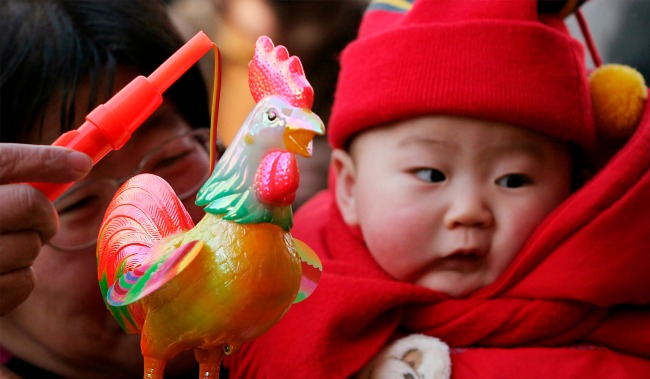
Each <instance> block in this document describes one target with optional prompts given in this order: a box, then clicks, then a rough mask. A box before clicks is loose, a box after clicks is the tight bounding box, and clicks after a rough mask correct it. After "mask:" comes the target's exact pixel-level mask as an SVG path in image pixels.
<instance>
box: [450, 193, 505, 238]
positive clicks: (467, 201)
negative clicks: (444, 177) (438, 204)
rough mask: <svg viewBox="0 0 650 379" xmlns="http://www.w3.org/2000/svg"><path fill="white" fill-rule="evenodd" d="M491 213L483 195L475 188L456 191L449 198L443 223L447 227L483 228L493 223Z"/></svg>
mask: <svg viewBox="0 0 650 379" xmlns="http://www.w3.org/2000/svg"><path fill="white" fill-rule="evenodd" d="M493 221H494V219H493V215H492V211H491V210H490V207H489V206H488V204H487V202H486V201H485V199H484V197H483V196H482V195H481V193H480V192H479V191H477V190H471V189H466V190H462V191H456V192H455V193H454V194H453V196H452V199H451V200H449V204H448V208H447V210H446V212H445V219H444V224H445V226H446V227H447V228H450V229H451V228H456V227H475V228H485V227H488V226H491V225H492V223H493Z"/></svg>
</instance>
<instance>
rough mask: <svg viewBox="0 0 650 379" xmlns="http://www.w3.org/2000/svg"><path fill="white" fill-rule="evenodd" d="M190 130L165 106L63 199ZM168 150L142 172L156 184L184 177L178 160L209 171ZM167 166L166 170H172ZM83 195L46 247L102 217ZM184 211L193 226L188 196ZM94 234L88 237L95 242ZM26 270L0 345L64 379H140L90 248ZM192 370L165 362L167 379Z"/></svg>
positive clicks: (62, 211) (51, 119)
mask: <svg viewBox="0 0 650 379" xmlns="http://www.w3.org/2000/svg"><path fill="white" fill-rule="evenodd" d="M133 77H134V76H133V75H132V74H131V72H130V71H125V70H122V71H119V70H118V73H117V76H116V88H121V87H123V86H124V85H126V84H127V83H128V82H129V81H130V80H131V79H132V78H133ZM81 87H82V88H80V91H79V95H78V97H77V101H78V104H82V105H81V106H79V107H78V108H77V109H85V108H84V107H83V104H85V103H84V102H85V101H86V99H87V98H86V97H85V96H84V94H87V92H88V89H87V88H84V86H81ZM49 109H51V111H48V113H47V115H46V122H45V125H44V130H45V131H46V132H47V131H57V132H54V133H51V134H52V135H51V136H48V139H51V140H54V138H56V137H57V135H56V133H58V130H59V127H58V125H59V117H58V114H57V111H56V109H58V107H57V106H53V107H51V108H49ZM83 116H84V115H80V117H78V120H77V125H81V122H82V121H83ZM189 130H191V127H190V125H188V124H187V122H186V121H185V120H184V119H183V117H182V116H181V115H180V114H179V113H178V112H177V111H176V109H175V108H174V106H173V105H172V104H171V103H169V102H167V101H165V102H164V103H163V105H161V107H159V109H158V110H157V111H156V112H155V113H154V115H153V116H152V117H150V118H149V119H148V120H147V121H146V122H145V123H144V124H143V125H142V126H141V127H140V128H139V129H138V131H137V132H136V133H134V134H133V136H132V138H131V139H130V141H129V142H128V143H127V144H126V145H125V146H124V147H123V148H122V149H120V150H118V151H115V152H111V153H110V154H108V155H107V156H106V157H105V158H104V159H103V160H102V161H101V162H99V163H98V164H97V165H96V166H95V167H94V168H93V170H92V171H91V173H90V174H89V175H88V176H87V177H86V178H84V179H83V180H82V181H81V182H79V183H77V184H75V186H74V187H73V188H71V189H70V190H69V191H71V190H73V189H74V188H76V187H79V186H84V185H85V184H87V183H91V182H93V181H96V180H101V179H115V178H121V177H124V176H128V175H129V174H131V173H132V172H133V171H134V170H136V168H137V167H138V165H139V163H140V162H141V161H142V159H143V158H144V157H145V156H146V155H147V153H148V152H150V151H152V150H154V149H156V148H159V147H160V146H161V145H162V144H163V142H164V141H166V140H168V139H170V138H174V137H175V136H178V135H180V134H183V133H184V132H188V131H189ZM173 145H174V146H175V147H174V148H172V149H167V150H164V151H163V152H162V153H161V154H159V155H157V157H156V158H155V159H154V161H151V160H150V161H149V162H148V163H147V167H145V168H144V169H145V171H153V172H154V173H158V172H157V170H159V168H160V167H163V169H160V170H161V171H160V172H162V173H161V174H160V176H162V177H163V178H165V179H166V180H168V181H172V180H175V179H176V176H178V175H183V173H182V172H181V171H185V170H178V169H174V167H176V166H173V165H178V164H179V163H176V162H177V161H178V160H180V159H184V160H187V161H191V162H186V163H184V164H188V163H189V164H190V165H191V166H192V167H193V168H194V169H196V168H197V167H198V168H200V169H201V170H205V171H206V172H207V171H208V170H209V157H208V154H207V152H206V151H205V150H202V149H199V150H192V153H191V154H188V150H184V148H183V149H181V148H180V147H178V144H173ZM179 157H180V158H179ZM169 162H172V163H171V166H170V163H169ZM169 167H171V168H169ZM179 172H181V173H180V174H179ZM85 188H88V191H89V192H88V193H87V194H86V193H85V192H84V191H79V192H81V193H84V195H83V196H79V197H78V198H75V197H72V196H71V198H72V199H74V200H73V201H69V202H67V203H65V204H64V205H61V206H59V205H57V210H58V211H59V219H60V229H59V232H58V233H57V236H55V237H54V239H53V241H54V240H58V241H64V242H65V241H69V240H70V237H69V236H74V235H75V233H77V234H80V232H79V230H81V228H82V227H87V228H88V229H94V227H88V226H87V225H90V224H91V223H90V221H88V222H85V221H84V220H86V219H87V220H91V219H95V218H96V217H97V215H100V217H102V216H103V213H104V211H105V204H104V203H103V202H98V201H96V200H95V199H94V198H93V196H92V193H93V191H94V190H95V189H94V186H93V185H87V186H86V187H85ZM64 196H65V194H64ZM110 196H111V197H112V195H110ZM184 203H185V206H186V208H187V209H188V211H189V212H190V214H191V215H192V217H193V218H194V220H195V222H197V221H198V220H199V219H200V217H202V215H203V211H202V210H201V209H200V208H198V207H196V205H194V196H189V197H188V199H187V200H186V201H184ZM100 208H101V209H100ZM98 232H99V230H96V231H94V233H95V235H96V234H98ZM33 269H34V271H35V274H36V280H37V281H36V288H35V289H34V291H33V293H32V294H31V296H30V297H29V298H28V299H27V300H26V301H25V302H24V303H23V304H21V305H20V306H19V307H18V308H16V309H15V310H14V311H13V312H12V313H10V314H9V315H8V316H6V317H5V318H4V319H1V320H0V335H1V336H2V337H1V338H0V344H1V345H3V346H4V347H5V348H7V349H9V350H10V351H11V352H12V353H14V354H15V355H17V356H19V357H21V358H23V359H26V360H28V361H30V362H32V363H34V364H36V365H38V366H40V367H43V368H45V369H48V370H51V371H54V372H58V373H61V374H63V375H66V376H69V377H75V378H77V377H78V378H138V377H141V376H142V370H143V368H142V357H141V354H140V336H139V335H128V334H126V333H125V332H124V331H123V330H122V329H121V328H120V327H119V325H118V323H117V322H116V321H115V319H114V318H113V316H112V315H111V314H110V313H109V312H108V310H107V309H106V306H105V305H104V301H103V300H102V296H101V292H100V290H99V285H98V281H97V266H96V258H95V246H90V247H85V248H82V249H77V250H74V251H61V250H59V249H56V248H54V247H52V246H51V245H45V246H44V247H43V248H42V249H41V251H40V254H39V256H38V258H37V259H36V261H35V262H34V265H33ZM189 357H190V358H191V354H190V356H189ZM186 358H187V357H186ZM193 364H194V360H193V359H179V360H176V361H175V363H174V362H171V363H170V365H169V368H168V370H166V371H167V372H168V373H169V374H172V373H173V372H174V371H177V370H180V369H187V368H189V367H192V365H193ZM175 366H176V367H175Z"/></svg>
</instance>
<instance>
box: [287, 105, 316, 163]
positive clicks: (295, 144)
mask: <svg viewBox="0 0 650 379" xmlns="http://www.w3.org/2000/svg"><path fill="white" fill-rule="evenodd" d="M294 113H298V114H293V115H291V117H290V118H288V119H287V126H286V128H285V130H284V146H285V147H286V148H287V150H288V151H290V152H292V153H294V154H298V155H301V156H303V157H306V158H309V157H311V154H312V141H313V139H314V136H316V135H323V134H325V125H324V124H323V121H322V120H321V119H320V117H318V116H317V115H316V114H315V113H313V112H311V111H309V110H305V109H301V110H300V111H299V112H294Z"/></svg>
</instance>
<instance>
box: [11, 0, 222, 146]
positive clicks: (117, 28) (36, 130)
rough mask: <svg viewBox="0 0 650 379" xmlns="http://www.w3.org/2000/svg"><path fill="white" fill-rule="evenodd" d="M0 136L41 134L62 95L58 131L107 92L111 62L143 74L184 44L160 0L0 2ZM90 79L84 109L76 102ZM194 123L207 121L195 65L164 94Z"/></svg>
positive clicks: (69, 126) (23, 137)
mask: <svg viewBox="0 0 650 379" xmlns="http://www.w3.org/2000/svg"><path fill="white" fill-rule="evenodd" d="M0 25H2V32H1V33H0V68H1V71H0V107H1V108H0V142H26V141H27V139H28V137H29V136H34V135H37V136H38V137H39V142H43V141H42V140H41V136H42V125H43V116H44V111H45V109H46V107H47V105H48V103H49V102H50V100H51V99H52V98H53V96H54V95H57V96H60V98H61V122H60V126H61V132H64V131H67V130H70V129H75V128H76V127H78V126H79V125H73V122H74V120H75V116H78V115H79V114H82V115H85V114H87V113H88V112H90V111H91V110H92V109H93V108H95V107H96V106H97V105H98V104H100V103H103V102H105V101H106V100H108V99H109V98H110V96H111V93H112V89H113V80H114V76H115V71H116V68H118V67H120V68H129V69H132V70H134V71H135V73H137V74H139V75H144V76H148V75H149V74H151V72H153V71H154V70H155V69H156V68H158V66H160V64H162V62H164V61H165V60H166V59H167V58H169V57H170V56H171V55H172V54H173V53H174V52H175V51H176V50H177V49H178V48H180V47H181V46H182V44H183V40H182V39H181V37H180V36H179V34H178V33H177V32H176V29H175V28H174V27H173V25H172V23H171V21H170V19H169V17H168V15H167V13H166V9H165V7H164V5H163V2H162V1H161V0H109V1H107V0H2V1H0ZM84 81H88V83H89V88H90V96H89V99H88V104H87V106H86V107H85V108H84V109H75V93H76V89H77V87H78V86H79V84H81V83H83V82H84ZM165 95H166V98H168V99H169V100H171V101H172V103H174V105H175V106H176V107H177V109H178V110H179V112H180V113H181V114H182V115H183V117H184V118H185V119H186V120H187V121H188V123H189V124H190V125H192V126H193V127H200V126H208V125H209V122H210V121H209V120H210V115H209V110H208V109H209V107H208V105H209V101H208V94H207V89H206V87H205V83H204V82H203V79H202V77H201V74H200V72H199V69H198V68H197V66H194V67H192V68H191V69H190V70H188V72H187V73H186V74H185V75H183V76H182V77H181V78H180V79H179V80H178V81H177V82H176V83H175V84H174V85H173V86H171V87H170V89H169V90H167V91H166V93H165Z"/></svg>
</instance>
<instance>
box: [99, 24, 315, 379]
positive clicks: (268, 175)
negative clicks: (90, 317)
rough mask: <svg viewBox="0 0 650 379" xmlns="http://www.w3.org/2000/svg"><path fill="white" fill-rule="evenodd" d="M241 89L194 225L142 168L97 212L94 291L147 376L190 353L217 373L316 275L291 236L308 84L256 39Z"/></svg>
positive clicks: (309, 126)
mask: <svg viewBox="0 0 650 379" xmlns="http://www.w3.org/2000/svg"><path fill="white" fill-rule="evenodd" d="M249 86H250V89H251V92H252V94H253V97H254V99H255V101H256V102H257V104H256V106H255V107H254V109H253V110H252V111H251V113H250V114H249V116H248V118H247V119H246V121H245V122H244V124H243V125H242V127H241V128H240V130H239V133H238V135H237V136H236V137H235V139H234V140H233V142H232V144H231V145H230V147H229V148H228V150H227V151H226V152H225V153H224V156H223V157H222V158H221V159H220V160H219V162H218V164H217V165H216V167H215V168H214V170H213V172H212V175H211V177H210V178H209V179H208V180H207V182H206V183H205V184H204V185H203V187H202V188H201V189H200V190H199V193H198V195H197V204H198V205H200V206H203V207H204V209H205V211H206V212H207V213H206V214H205V216H204V217H203V219H202V220H201V221H200V222H199V223H198V224H196V226H195V225H194V224H193V222H192V219H191V218H190V216H189V214H188V213H187V211H186V210H185V208H184V207H183V204H182V203H181V202H180V200H178V198H177V197H176V195H175V194H174V192H173V190H172V189H171V187H170V186H169V185H168V184H167V183H166V182H165V181H164V180H163V179H161V178H159V177H157V176H154V175H150V174H143V175H138V176H136V177H134V178H132V179H131V180H129V181H127V182H126V183H125V184H124V185H123V186H122V188H120V190H119V191H118V193H117V194H116V195H115V197H114V199H113V201H112V202H111V204H110V206H109V208H108V210H107V212H106V215H105V217H104V222H103V224H102V228H101V231H100V235H99V241H98V247H97V264H98V279H99V283H100V287H101V290H102V293H103V295H104V298H105V301H106V303H107V307H108V308H109V310H110V311H111V312H112V313H113V315H114V316H115V318H116V319H117V320H118V322H119V323H120V325H121V326H122V328H123V329H124V330H125V331H127V332H129V333H141V335H142V337H141V349H142V354H143V356H144V362H145V373H144V377H145V378H162V375H163V370H164V367H165V364H166V362H167V361H168V360H169V359H171V358H172V357H174V356H175V355H176V354H178V353H179V352H181V351H183V350H188V349H193V350H194V352H195V356H196V359H197V361H198V362H199V365H200V373H199V374H200V378H217V377H218V376H219V367H220V364H221V360H222V358H223V356H224V354H225V355H228V354H230V353H232V352H233V351H236V350H237V349H238V348H239V347H240V345H241V344H242V343H244V342H247V341H250V340H252V339H254V338H256V337H258V336H260V335H261V334H262V333H264V332H265V331H267V330H268V329H269V328H271V326H273V325H274V324H275V323H276V322H277V321H279V320H280V318H281V317H282V316H283V315H284V314H285V312H286V311H287V310H288V309H289V307H290V306H291V304H293V303H294V302H298V301H301V300H303V299H305V298H306V297H307V296H309V295H310V294H311V292H312V291H313V290H314V288H315V287H316V284H317V282H318V280H319V278H320V271H321V269H322V268H321V265H320V261H319V259H318V257H317V256H316V255H315V254H314V252H313V251H311V249H310V248H309V247H308V246H306V245H305V244H304V243H302V242H300V241H298V240H295V239H293V238H292V237H291V234H290V232H289V231H290V229H291V226H292V210H291V203H292V202H293V199H294V197H295V192H296V189H297V187H298V181H299V175H298V165H297V161H296V156H295V154H299V155H302V156H305V157H309V156H310V155H311V141H312V139H313V137H314V136H315V135H317V134H318V135H321V134H323V133H324V132H325V128H324V125H323V122H322V121H321V120H320V118H319V117H318V116H317V115H315V114H314V113H312V112H311V105H312V102H313V90H312V87H311V86H310V84H309V82H308V81H307V79H306V78H305V75H304V71H303V69H302V65H301V63H300V60H299V59H298V58H297V57H295V56H291V57H290V56H289V54H288V52H287V50H286V48H284V47H283V46H277V47H274V46H273V42H272V41H271V40H270V39H269V38H268V37H264V36H263V37H260V38H259V39H258V41H257V45H256V49H255V53H254V57H253V59H252V60H251V62H250V64H249ZM213 129H214V128H213ZM212 133H213V135H214V133H215V132H214V130H213V131H212Z"/></svg>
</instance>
